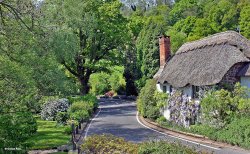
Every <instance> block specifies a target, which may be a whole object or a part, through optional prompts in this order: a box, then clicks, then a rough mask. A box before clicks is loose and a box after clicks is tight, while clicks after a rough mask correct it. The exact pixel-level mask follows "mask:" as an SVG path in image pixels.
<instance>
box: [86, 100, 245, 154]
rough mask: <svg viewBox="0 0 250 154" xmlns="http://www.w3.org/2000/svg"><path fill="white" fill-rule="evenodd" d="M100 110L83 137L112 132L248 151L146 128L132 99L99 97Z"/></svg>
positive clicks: (230, 153) (221, 153) (226, 152)
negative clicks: (202, 142)
mask: <svg viewBox="0 0 250 154" xmlns="http://www.w3.org/2000/svg"><path fill="white" fill-rule="evenodd" d="M99 101H100V103H99V104H100V106H99V108H100V110H99V112H98V113H97V114H96V116H95V117H94V118H93V119H92V121H91V123H90V124H89V125H88V127H87V129H86V130H85V132H84V133H85V137H87V136H90V135H93V134H104V133H105V134H113V135H115V136H119V137H123V138H125V139H126V140H128V141H132V142H136V143H138V142H142V141H147V140H166V141H170V142H179V143H181V144H184V145H187V146H190V147H194V148H195V149H197V150H203V151H208V152H213V153H218V154H245V153H249V152H245V151H236V150H234V149H229V148H220V147H213V146H211V145H206V144H200V143H197V142H193V141H189V140H186V139H182V138H179V137H175V136H171V135H167V134H164V133H161V132H157V131H156V130H152V129H150V128H147V126H145V125H143V124H142V123H140V121H139V120H138V118H137V110H136V104H135V102H134V101H128V100H116V99H100V100H99Z"/></svg>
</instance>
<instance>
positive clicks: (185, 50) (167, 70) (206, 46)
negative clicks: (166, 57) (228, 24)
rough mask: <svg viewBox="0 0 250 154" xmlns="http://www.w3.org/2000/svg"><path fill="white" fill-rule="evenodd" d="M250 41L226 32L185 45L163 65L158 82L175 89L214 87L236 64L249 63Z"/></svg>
mask: <svg viewBox="0 0 250 154" xmlns="http://www.w3.org/2000/svg"><path fill="white" fill-rule="evenodd" d="M249 58H250V41H249V40H248V39H246V38H244V37H243V36H241V35H240V34H238V33H236V32H233V31H227V32H223V33H218V34H215V35H211V36H209V37H206V38H204V39H201V40H198V41H194V42H190V43H186V44H184V45H182V46H181V47H180V49H179V50H178V51H177V53H176V54H175V55H174V56H173V58H172V59H171V60H170V61H168V62H167V63H166V65H165V66H164V69H163V71H162V73H161V75H160V77H159V78H158V82H160V83H164V82H168V83H170V84H171V85H172V86H174V87H184V86H186V85H188V84H190V85H195V86H202V85H214V84H217V83H219V82H220V81H221V79H222V78H223V76H224V75H225V74H226V73H227V71H228V70H229V69H230V68H231V67H232V66H233V65H235V64H236V63H239V62H249Z"/></svg>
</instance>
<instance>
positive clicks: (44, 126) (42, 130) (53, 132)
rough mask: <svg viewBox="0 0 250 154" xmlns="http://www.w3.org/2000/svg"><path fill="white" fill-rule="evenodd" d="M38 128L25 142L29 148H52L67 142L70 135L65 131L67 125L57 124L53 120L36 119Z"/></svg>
mask: <svg viewBox="0 0 250 154" xmlns="http://www.w3.org/2000/svg"><path fill="white" fill-rule="evenodd" d="M37 124H38V130H37V133H36V134H34V135H33V136H32V137H31V138H30V139H29V140H28V141H27V142H28V143H29V144H31V145H32V146H31V147H30V149H39V150H42V149H52V148H56V147H58V146H60V145H64V144H67V143H69V141H70V135H68V134H66V133H65V129H66V128H67V127H68V126H57V124H56V122H55V121H45V120H41V119H37Z"/></svg>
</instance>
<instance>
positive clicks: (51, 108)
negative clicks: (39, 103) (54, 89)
mask: <svg viewBox="0 0 250 154" xmlns="http://www.w3.org/2000/svg"><path fill="white" fill-rule="evenodd" d="M68 108H69V100H68V99H65V98H64V99H58V100H54V101H49V102H47V103H46V104H44V106H43V108H42V111H41V118H42V119H44V120H55V119H56V116H57V113H58V112H66V111H67V110H68Z"/></svg>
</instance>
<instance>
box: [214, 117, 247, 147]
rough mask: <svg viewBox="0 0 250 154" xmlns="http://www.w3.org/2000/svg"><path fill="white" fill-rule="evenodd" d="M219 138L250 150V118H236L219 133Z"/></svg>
mask: <svg viewBox="0 0 250 154" xmlns="http://www.w3.org/2000/svg"><path fill="white" fill-rule="evenodd" d="M217 138H218V140H220V141H223V142H227V143H231V144H233V145H238V146H241V147H245V148H248V149H250V118H249V117H241V118H234V120H233V121H232V122H231V123H230V124H228V125H227V126H226V127H225V128H224V129H222V130H220V131H218V132H217Z"/></svg>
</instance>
